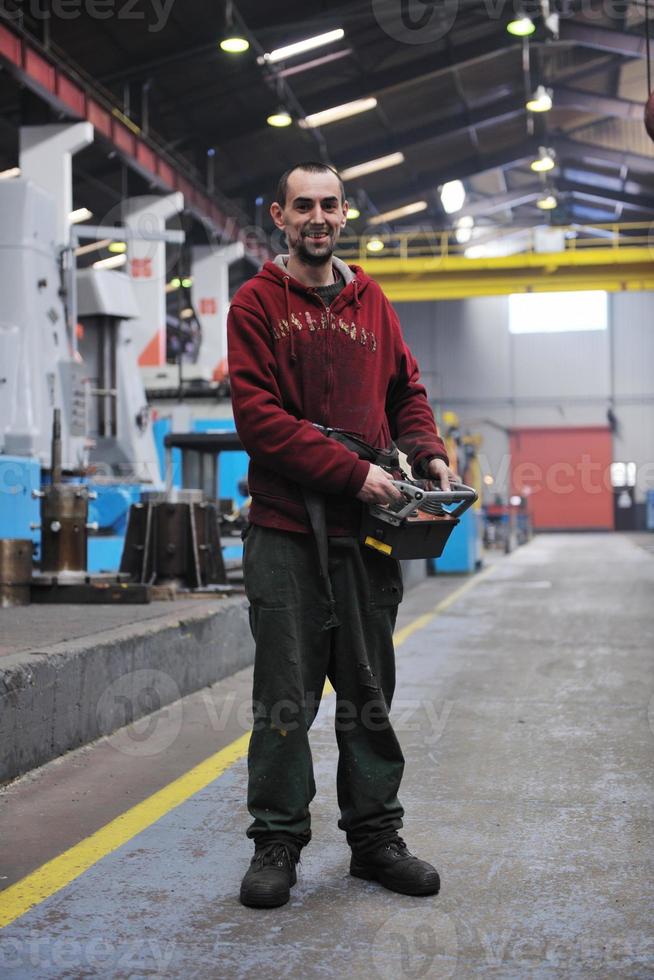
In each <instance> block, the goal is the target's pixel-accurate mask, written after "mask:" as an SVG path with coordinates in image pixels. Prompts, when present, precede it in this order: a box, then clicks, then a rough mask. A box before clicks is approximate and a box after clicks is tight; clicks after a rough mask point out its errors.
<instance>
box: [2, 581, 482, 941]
mask: <svg viewBox="0 0 654 980" xmlns="http://www.w3.org/2000/svg"><path fill="white" fill-rule="evenodd" d="M490 571H492V568H488V569H486V570H485V571H483V572H480V573H479V574H478V575H476V576H475V578H473V579H470V580H469V581H468V582H466V583H465V584H464V585H462V586H461V587H460V588H459V589H456V590H455V591H454V592H452V593H451V594H450V595H449V596H447V598H445V599H443V600H442V601H441V602H439V603H438V605H437V606H434V608H433V609H432V610H431V612H428V613H425V614H424V615H422V616H418V617H417V618H416V619H414V620H413V622H411V623H409V624H408V625H407V626H404V627H403V628H402V629H401V630H398V631H397V633H396V634H395V636H394V642H395V646H396V647H399V646H401V645H402V644H403V643H404V642H405V641H406V640H407V639H408V638H409V637H410V636H411V635H412V634H413V633H415V632H416V631H417V630H419V629H422V628H423V626H426V625H427V623H429V622H430V621H431V620H432V619H435V618H436V617H437V616H439V615H440V614H441V613H443V612H444V611H445V610H446V609H448V608H449V607H450V606H451V605H452V603H453V602H456V600H457V599H459V598H460V597H461V596H462V595H464V593H466V592H468V590H469V589H471V588H472V587H473V586H474V585H476V584H477V583H478V582H480V581H481V580H482V579H484V578H485V577H486V576H487V575H488V574H489V572H490ZM333 691H334V689H333V687H332V686H331V684H330V683H329V682H327V683H326V684H325V689H324V692H323V693H324V694H332V693H333ZM249 741H250V733H249V732H246V734H245V735H241V737H240V738H237V739H236V740H235V741H234V742H231V743H230V744H229V745H227V746H226V747H225V748H224V749H221V750H220V752H216V753H215V754H214V755H212V756H210V757H209V758H208V759H205V760H204V762H201V763H200V764H199V765H197V766H195V767H194V768H193V769H190V770H189V771H188V772H186V773H184V775H183V776H180V777H179V779H175V780H173V782H172V783H169V784H168V785H167V786H164V787H163V789H160V790H158V791H157V792H156V793H153V794H152V796H148V797H147V799H145V800H142V802H141V803H137V804H136V806H133V807H132V808H131V809H129V810H127V811H126V812H125V813H121V815H120V816H119V817H116V818H115V820H112V821H111V822H110V823H108V824H106V825H105V826H104V827H101V828H100V829H99V830H97V831H96V832H95V833H94V834H91V836H90V837H86V838H85V839H84V840H82V841H80V842H79V844H75V845H73V847H71V848H69V849H68V850H67V851H64V852H63V854H58V855H57V857H55V858H53V859H52V860H51V861H48V862H47V863H46V864H43V865H41V867H40V868H37V869H36V871H32V872H31V874H29V875H27V876H26V877H25V878H23V879H22V880H21V881H17V882H16V884H14V885H10V886H9V888H6V889H5V890H4V891H3V892H0V929H3V928H4V927H5V926H8V925H10V923H12V922H15V920H16V919H18V918H20V916H21V915H24V914H25V913H26V912H28V911H29V910H30V909H31V908H33V907H34V906H35V905H39V904H40V903H41V902H44V901H45V900H46V898H50V896H51V895H54V894H55V892H58V891H61V889H62V888H65V887H66V885H68V884H70V882H71V881H74V880H75V878H79V876H80V875H81V874H83V873H84V872H85V871H87V870H88V869H89V868H91V867H93V865H94V864H97V863H98V861H100V860H102V858H104V857H107V855H108V854H111V853H113V851H117V850H118V848H119V847H122V845H123V844H127V842H128V841H130V840H131V839H132V838H133V837H136V835H137V834H140V833H141V832H142V831H143V830H147V828H148V827H150V826H152V824H154V823H156V821H157V820H159V819H160V818H161V817H164V816H165V815H166V814H167V813H169V812H170V811H171V810H174V809H175V807H178V806H180V805H181V804H182V803H185V802H186V800H188V799H189V798H190V797H191V796H194V795H195V794H196V793H199V792H200V790H202V789H204V788H205V787H206V786H208V785H209V784H210V783H212V782H214V780H216V779H217V778H218V777H219V776H221V775H222V774H223V773H224V772H226V771H227V769H229V768H230V766H232V765H233V764H234V763H235V762H238V761H239V760H240V759H242V758H243V757H244V756H245V755H246V754H247V750H248V744H249Z"/></svg>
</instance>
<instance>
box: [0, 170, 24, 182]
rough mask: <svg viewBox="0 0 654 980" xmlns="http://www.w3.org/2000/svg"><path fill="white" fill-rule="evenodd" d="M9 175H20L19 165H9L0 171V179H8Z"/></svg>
mask: <svg viewBox="0 0 654 980" xmlns="http://www.w3.org/2000/svg"><path fill="white" fill-rule="evenodd" d="M10 177H20V167H10V168H9V170H3V171H2V172H1V173H0V180H9V178H10Z"/></svg>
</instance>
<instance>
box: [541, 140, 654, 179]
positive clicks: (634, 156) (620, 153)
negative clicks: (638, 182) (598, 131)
mask: <svg viewBox="0 0 654 980" xmlns="http://www.w3.org/2000/svg"><path fill="white" fill-rule="evenodd" d="M549 142H550V143H552V144H553V145H554V147H555V149H556V151H557V154H558V156H559V160H561V159H563V158H566V157H572V158H573V159H574V160H583V161H584V162H585V163H590V164H592V163H596V164H599V166H606V164H607V163H610V164H612V165H613V166H615V167H618V168H621V167H626V168H627V169H628V170H635V171H637V172H639V173H650V174H654V152H653V153H652V156H645V155H644V154H642V153H632V152H631V151H628V150H613V149H610V148H609V147H606V146H596V145H594V144H593V143H584V142H583V141H581V140H574V139H570V137H568V136H556V135H554V136H552V138H551V140H549Z"/></svg>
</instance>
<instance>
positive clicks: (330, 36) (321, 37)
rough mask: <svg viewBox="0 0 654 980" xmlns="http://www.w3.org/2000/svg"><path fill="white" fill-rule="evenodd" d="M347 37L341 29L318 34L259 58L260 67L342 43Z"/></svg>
mask: <svg viewBox="0 0 654 980" xmlns="http://www.w3.org/2000/svg"><path fill="white" fill-rule="evenodd" d="M343 37H345V31H344V30H343V29H342V28H341V27H339V28H338V29H337V30H335V31H328V32H327V33H326V34H317V35H316V36H315V37H307V38H305V40H304V41H296V42H295V44H287V45H286V46H285V47H283V48H276V49H275V50H274V51H271V52H270V53H269V54H264V55H263V57H261V58H257V61H258V62H259V64H260V65H263V64H274V63H275V62H276V61H285V60H286V59H287V58H294V57H295V55H296V54H303V53H304V52H305V51H312V50H313V49H314V48H320V47H322V45H323V44H332V42H333V41H340V40H341V38H343Z"/></svg>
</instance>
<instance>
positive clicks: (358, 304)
mask: <svg viewBox="0 0 654 980" xmlns="http://www.w3.org/2000/svg"><path fill="white" fill-rule="evenodd" d="M360 309H361V300H360V299H359V281H358V279H355V280H354V322H355V324H356V325H357V326H358V325H359V310H360Z"/></svg>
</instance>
